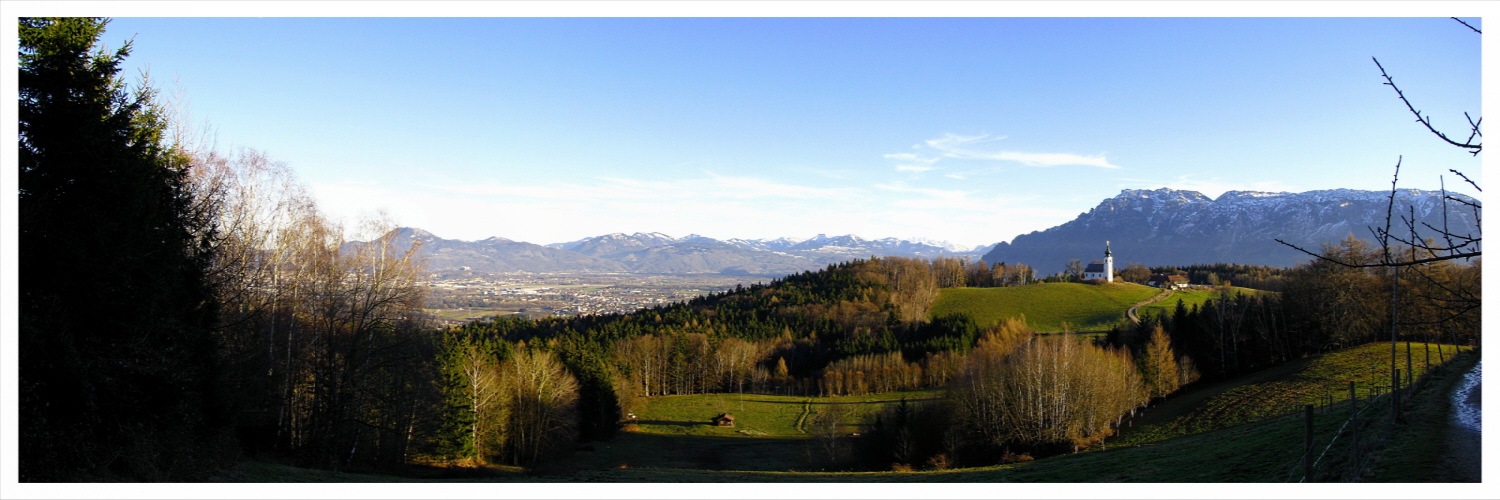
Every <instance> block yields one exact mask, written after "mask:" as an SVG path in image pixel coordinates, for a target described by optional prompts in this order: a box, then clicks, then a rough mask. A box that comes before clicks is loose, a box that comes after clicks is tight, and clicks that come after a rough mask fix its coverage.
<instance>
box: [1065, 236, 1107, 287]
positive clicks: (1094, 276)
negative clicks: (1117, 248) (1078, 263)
mask: <svg viewBox="0 0 1500 500" xmlns="http://www.w3.org/2000/svg"><path fill="white" fill-rule="evenodd" d="M1074 269H1077V268H1074ZM1083 279H1084V281H1088V280H1103V281H1105V282H1107V283H1112V282H1114V281H1115V256H1114V254H1113V253H1111V252H1110V251H1109V241H1107V240H1106V241H1105V242H1104V262H1100V261H1097V260H1096V261H1094V262H1092V263H1090V264H1089V266H1088V267H1085V268H1083Z"/></svg>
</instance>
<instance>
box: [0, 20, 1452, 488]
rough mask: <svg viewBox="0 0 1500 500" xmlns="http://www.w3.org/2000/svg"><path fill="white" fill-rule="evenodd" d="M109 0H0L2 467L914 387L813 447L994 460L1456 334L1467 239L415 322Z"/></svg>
mask: <svg viewBox="0 0 1500 500" xmlns="http://www.w3.org/2000/svg"><path fill="white" fill-rule="evenodd" d="M106 22H107V21H105V20H100V19H77V18H68V19H22V20H21V21H20V34H21V73H20V87H21V98H20V104H21V106H20V107H21V127H20V132H21V147H20V160H21V162H20V164H21V171H20V187H21V192H20V195H19V201H20V254H21V262H22V263H24V265H23V266H21V274H20V283H21V291H22V294H21V297H19V317H20V343H19V348H20V352H21V355H20V367H19V369H20V395H21V397H20V417H21V426H20V459H21V462H20V477H21V480H22V481H121V480H124V481H185V480H192V479H193V478H195V477H200V476H201V474H202V473H203V470H204V469H205V468H214V467H224V466H228V465H229V464H230V463H232V462H233V461H236V460H241V459H245V458H260V457H276V458H277V459H281V460H288V461H293V462H295V463H297V464H299V465H303V466H307V467H317V468H327V469H334V470H344V469H353V468H379V467H381V466H387V465H395V464H404V463H409V462H412V461H416V460H426V461H445V462H451V463H463V464H475V465H478V464H511V465H519V466H523V467H536V466H538V465H539V464H544V463H547V462H548V461H552V460H565V459H566V456H567V454H568V453H569V452H571V451H572V450H574V449H575V448H576V447H577V446H578V445H579V444H580V443H583V442H590V441H601V440H608V439H610V438H611V437H612V436H613V435H614V434H615V433H617V432H619V431H620V429H621V422H622V419H623V418H624V415H626V414H628V413H630V412H631V409H632V408H633V407H634V405H636V404H637V401H639V400H640V398H650V397H657V396H663V395H686V394H701V393H766V394H789V395H817V396H848V395H862V394H872V393H884V392H892V391H901V390H910V389H923V388H944V389H945V392H944V397H943V398H941V400H939V401H935V402H926V403H922V404H917V403H912V404H910V405H907V404H902V405H900V406H899V407H898V408H897V409H896V410H893V411H892V412H889V413H887V414H882V415H880V416H879V417H878V419H877V420H876V422H875V429H876V430H875V432H874V433H873V436H871V438H870V439H868V440H866V441H865V443H866V444H864V445H862V446H867V447H868V449H865V450H862V452H861V453H859V455H863V456H867V457H871V459H870V460H868V461H867V462H865V463H856V462H837V463H830V464H822V465H818V467H833V468H845V469H853V468H862V467H881V468H887V467H889V466H890V464H892V463H898V464H906V465H908V466H923V464H926V465H927V466H933V467H949V466H967V465H980V464H993V463H997V462H1001V461H1008V460H1018V459H1021V458H1019V457H1023V456H1026V457H1032V456H1043V455H1047V454H1054V453H1060V452H1065V451H1071V450H1077V449H1080V448H1082V447H1087V446H1091V445H1094V444H1097V443H1099V442H1100V441H1101V440H1103V439H1104V438H1106V437H1108V436H1110V435H1112V434H1113V432H1114V431H1115V429H1116V428H1117V427H1118V426H1119V423H1120V421H1121V419H1122V418H1124V417H1126V416H1128V415H1129V414H1131V412H1133V411H1136V410H1138V409H1140V408H1142V407H1143V406H1145V405H1148V404H1150V403H1151V402H1153V401H1156V400H1159V399H1161V398H1163V397H1166V396H1168V395H1170V394H1172V393H1173V392H1174V391H1177V390H1179V389H1180V388H1182V387H1184V386H1186V385H1189V384H1193V383H1199V382H1200V381H1213V380H1222V379H1225V378H1228V377H1233V376H1236V375H1240V374H1245V373H1249V372H1252V371H1255V370H1258V369H1262V368H1265V367H1268V366H1272V365H1275V364H1278V363H1284V362H1287V361H1289V360H1293V359H1298V358H1301V357H1305V356H1309V355H1313V354H1317V353H1321V352H1327V351H1330V350H1334V349H1338V348H1340V347H1346V346H1352V345H1357V344H1361V343H1365V342H1370V341H1375V340H1383V339H1391V338H1392V335H1393V333H1392V332H1393V326H1398V327H1399V328H1397V330H1399V333H1398V334H1395V335H1399V338H1400V339H1405V340H1409V341H1438V340H1441V341H1444V342H1451V343H1461V344H1470V343H1474V342H1477V341H1478V339H1477V333H1478V331H1479V328H1478V326H1479V321H1480V314H1479V310H1478V308H1477V304H1478V298H1479V290H1480V287H1479V281H1480V261H1479V259H1477V258H1476V259H1472V260H1470V261H1467V262H1465V261H1454V260H1438V261H1432V262H1429V263H1425V264H1422V265H1420V266H1413V267H1412V268H1411V269H1405V270H1399V271H1398V270H1393V269H1389V268H1381V267H1370V268H1355V267H1347V266H1341V265H1336V264H1333V263H1330V262H1327V261H1324V260H1316V259H1315V260H1310V261H1309V262H1307V263H1305V264H1303V265H1299V266H1297V267H1295V268H1293V269H1288V270H1274V271H1273V270H1269V269H1261V268H1250V267H1243V268H1239V267H1234V266H1232V265H1217V266H1199V267H1186V268H1179V269H1180V270H1185V271H1186V272H1188V273H1189V274H1194V273H1199V274H1201V275H1202V277H1201V279H1203V280H1205V282H1212V281H1215V280H1220V281H1233V282H1234V283H1235V284H1238V285H1241V286H1243V284H1244V283H1246V282H1249V281H1253V280H1260V281H1262V282H1266V283H1272V282H1274V289H1276V290H1277V291H1278V293H1272V294H1264V295H1253V296H1252V295H1244V294H1233V293H1230V291H1229V289H1228V288H1227V287H1226V288H1224V289H1223V291H1222V292H1221V294H1220V295H1219V296H1218V297H1217V298H1216V299H1214V300H1212V301H1210V302H1208V303H1206V304H1204V305H1202V306H1198V307H1191V308H1189V307H1184V306H1181V305H1179V306H1178V307H1177V308H1176V310H1175V311H1174V312H1173V313H1172V314H1171V315H1162V316H1161V317H1148V318H1145V319H1144V320H1143V321H1142V322H1141V323H1140V324H1138V325H1131V324H1122V325H1120V326H1118V327H1117V328H1115V329H1114V330H1112V331H1111V332H1110V333H1109V334H1108V335H1106V336H1105V337H1104V338H1103V339H1101V340H1098V341H1094V340H1087V339H1082V338H1078V337H1072V336H1040V335H1037V334H1036V333H1035V332H1034V331H1032V330H1031V329H1030V328H1029V327H1028V326H1027V325H1026V324H1025V322H1024V320H1023V319H1019V318H1017V319H1011V320H1005V321H1001V322H997V323H995V324H976V323H975V322H974V321H973V320H972V319H970V318H969V317H967V316H964V315H951V316H939V317H933V316H932V314H931V312H930V308H931V305H932V303H933V301H934V300H935V299H936V298H937V296H938V295H939V294H940V293H941V290H942V289H944V288H953V287H965V286H967V287H988V286H1025V285H1027V284H1030V283H1033V282H1035V281H1037V279H1038V278H1037V277H1035V276H1033V273H1032V271H1031V268H1030V267H1028V266H1026V265H1024V264H1019V263H985V262H982V261H978V262H970V261H965V260H960V259H953V258H937V259H931V260H927V259H916V258H898V257H884V258H871V259H867V260H854V261H849V262H845V263H841V264H837V265H830V266H828V267H827V268H826V269H823V270H820V271H817V272H811V271H809V272H803V273H800V274H795V275H789V276H786V277H783V278H780V279H777V280H774V281H772V282H770V283H766V284H757V285H753V286H749V287H738V288H736V289H734V290H731V291H726V292H723V293H718V294H712V295H708V296H704V297H699V298H697V299H693V300H691V301H688V302H685V303H677V304H670V305H663V306H658V307H654V308H650V309H643V310H640V311H637V312H634V313H630V314H613V315H590V316H581V317H549V318H541V319H522V318H515V317H506V318H499V319H494V320H490V321H478V322H473V323H469V324H465V325H462V326H457V327H450V328H443V329H438V328H435V327H433V326H431V324H430V323H429V321H428V319H427V318H425V317H424V316H423V314H422V311H421V307H422V304H423V300H424V290H425V286H424V283H423V277H424V276H425V275H426V274H425V272H424V270H423V263H422V261H421V259H419V258H417V256H416V255H417V254H416V253H415V252H416V250H415V249H414V248H411V249H406V250H405V251H401V250H398V249H397V247H396V245H394V244H393V243H392V241H391V238H392V235H393V234H394V233H393V230H394V228H395V225H394V224H393V223H391V222H390V221H388V220H385V219H382V218H379V217H375V218H371V219H369V220H365V221H363V222H360V223H358V224H356V225H354V226H353V227H345V226H344V225H343V224H341V223H339V222H336V221H334V220H331V219H329V218H328V217H327V216H326V215H324V214H323V213H322V212H320V211H319V209H318V207H317V204H316V203H315V202H314V200H313V198H312V197H311V196H310V195H309V193H308V192H307V190H306V189H305V188H304V187H303V186H302V185H301V184H299V182H298V181H297V179H296V178H295V176H294V175H293V173H292V172H291V170H290V169H289V168H288V167H287V166H286V165H284V164H281V163H279V162H277V161H275V160H273V159H271V158H269V157H268V156H267V155H266V154H264V153H261V152H258V151H255V150H253V149H237V150H233V151H218V150H215V149H214V148H213V147H212V146H211V143H212V142H211V141H209V140H206V138H205V136H206V133H205V132H203V131H201V130H195V129H193V128H192V126H191V125H190V124H188V123H185V122H184V121H182V120H180V119H176V118H174V117H175V116H177V115H176V114H175V113H176V112H177V111H178V110H177V109H176V106H177V104H176V103H173V102H170V101H166V100H163V99H161V98H160V97H159V96H158V95H157V93H156V91H155V89H153V88H152V87H151V86H150V84H149V82H145V81H143V82H140V84H137V85H133V86H132V85H128V84H127V83H126V82H125V81H124V80H123V78H122V77H121V76H120V75H119V74H118V73H119V65H120V62H121V60H122V59H123V58H124V57H126V56H128V55H129V52H130V47H129V44H126V45H125V46H124V47H121V48H120V49H117V50H116V51H114V52H103V51H100V50H99V49H98V48H97V43H98V40H97V39H98V36H99V34H100V33H101V32H102V30H103V28H104V25H105V23H106ZM1379 250H1380V249H1378V248H1377V247H1375V246H1373V245H1371V244H1369V243H1367V242H1365V241H1363V240H1359V239H1356V238H1353V237H1352V236H1351V237H1350V238H1348V239H1346V240H1343V241H1341V242H1337V243H1330V244H1328V245H1327V246H1326V247H1325V248H1324V249H1323V251H1324V252H1325V253H1326V254H1328V255H1334V256H1337V257H1338V258H1339V259H1342V260H1343V261H1357V262H1373V261H1374V259H1376V258H1377V256H1378V252H1379ZM1400 251H1402V252H1406V251H1410V252H1416V251H1417V250H1413V249H1402V250H1400ZM1124 275H1125V273H1122V276H1124ZM1195 276H1196V274H1195ZM1210 276H1214V277H1213V278H1210ZM1194 279H1195V280H1196V279H1200V278H1197V277H1195V278H1194ZM1393 286H1398V287H1400V289H1401V293H1400V294H1399V298H1398V299H1397V300H1396V302H1395V303H1394V304H1393V303H1392V300H1391V299H1390V297H1391V296H1392V290H1391V289H1392V287H1393ZM1268 288H1272V287H1271V286H1269V285H1268ZM1393 307H1395V308H1397V309H1399V311H1400V314H1401V316H1400V318H1399V319H1397V320H1396V321H1397V322H1398V324H1396V325H1393V324H1392V308H1393Z"/></svg>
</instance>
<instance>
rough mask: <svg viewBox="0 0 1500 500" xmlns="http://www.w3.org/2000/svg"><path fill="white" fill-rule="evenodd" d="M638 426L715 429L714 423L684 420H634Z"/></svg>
mask: <svg viewBox="0 0 1500 500" xmlns="http://www.w3.org/2000/svg"><path fill="white" fill-rule="evenodd" d="M631 423H633V424H636V425H661V426H673V427H713V426H714V424H713V423H712V422H689V421H684V420H632V421H631Z"/></svg>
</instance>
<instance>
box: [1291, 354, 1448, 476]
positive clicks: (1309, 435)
mask: <svg viewBox="0 0 1500 500" xmlns="http://www.w3.org/2000/svg"><path fill="white" fill-rule="evenodd" d="M1432 373H1433V372H1432V371H1428V372H1427V373H1424V374H1423V375H1422V376H1420V377H1417V378H1416V379H1415V380H1413V379H1411V377H1410V374H1406V375H1405V377H1404V378H1403V374H1402V373H1401V371H1400V370H1397V371H1396V374H1397V375H1396V377H1394V378H1393V381H1394V382H1396V385H1395V386H1394V388H1393V386H1392V385H1370V386H1366V387H1359V386H1357V385H1356V384H1355V383H1354V382H1350V383H1349V388H1348V391H1349V393H1348V394H1349V395H1348V399H1341V398H1339V397H1336V396H1327V397H1324V398H1323V400H1322V401H1320V402H1319V403H1318V404H1299V405H1287V407H1286V408H1285V410H1286V413H1285V414H1284V415H1283V416H1287V415H1295V414H1298V413H1300V414H1301V415H1302V416H1303V420H1304V429H1305V431H1306V432H1305V436H1306V438H1305V440H1304V447H1303V453H1302V454H1301V456H1300V457H1299V458H1298V459H1296V460H1295V461H1294V462H1288V463H1287V464H1286V469H1287V476H1286V482H1302V483H1310V482H1357V481H1359V480H1360V478H1361V476H1362V474H1363V473H1364V471H1365V468H1366V467H1367V466H1368V465H1369V463H1370V457H1371V456H1372V455H1373V453H1372V452H1373V451H1375V450H1376V449H1378V448H1380V447H1381V446H1384V444H1385V443H1386V441H1387V440H1388V439H1389V438H1390V436H1391V431H1392V430H1393V429H1394V428H1395V425H1396V422H1397V420H1398V419H1400V416H1401V411H1402V408H1404V407H1405V406H1407V403H1406V402H1407V400H1408V399H1410V396H1411V394H1412V393H1414V392H1416V391H1417V390H1420V389H1421V388H1422V387H1423V386H1425V385H1426V383H1427V380H1428V377H1429V375H1430V374H1432ZM1329 418H1333V419H1342V423H1340V424H1339V425H1338V428H1337V430H1334V431H1331V432H1330V431H1329V430H1328V429H1329V428H1330V427H1331V425H1330V424H1329V423H1328V422H1329V420H1328V419H1329ZM1337 421H1338V420H1334V422H1337ZM1319 429H1322V434H1319V433H1318V432H1319V431H1318V430H1319Z"/></svg>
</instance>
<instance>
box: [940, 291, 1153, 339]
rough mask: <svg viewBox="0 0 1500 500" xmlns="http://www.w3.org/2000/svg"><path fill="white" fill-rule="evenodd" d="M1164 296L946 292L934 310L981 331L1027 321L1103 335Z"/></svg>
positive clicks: (1044, 328) (1041, 328) (1046, 329)
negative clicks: (1138, 306) (964, 318)
mask: <svg viewBox="0 0 1500 500" xmlns="http://www.w3.org/2000/svg"><path fill="white" fill-rule="evenodd" d="M1159 292H1161V290H1160V289H1157V288H1152V287H1149V286H1144V285H1137V284H1134V283H1110V284H1105V285H1091V284H1084V283H1037V284H1034V285H1026V286H1016V287H1003V288H944V289H942V290H941V291H940V294H939V295H938V299H937V301H936V302H933V304H932V315H933V316H934V317H936V316H941V315H947V314H966V315H968V316H969V317H971V318H973V319H974V322H975V323H978V324H980V325H990V324H993V323H996V322H998V321H1000V320H1001V319H1005V318H1014V317H1020V316H1025V317H1026V323H1027V324H1028V325H1030V326H1031V327H1032V328H1033V329H1035V330H1036V331H1038V332H1043V333H1055V332H1061V331H1063V330H1073V331H1077V330H1102V329H1107V328H1109V327H1111V326H1114V325H1115V324H1116V323H1118V322H1120V321H1121V320H1123V319H1125V311H1126V310H1127V309H1129V308H1130V306H1132V305H1134V304H1135V303H1137V302H1140V301H1143V300H1146V299H1148V298H1151V297H1152V296H1154V295H1156V294H1157V293H1159Z"/></svg>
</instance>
